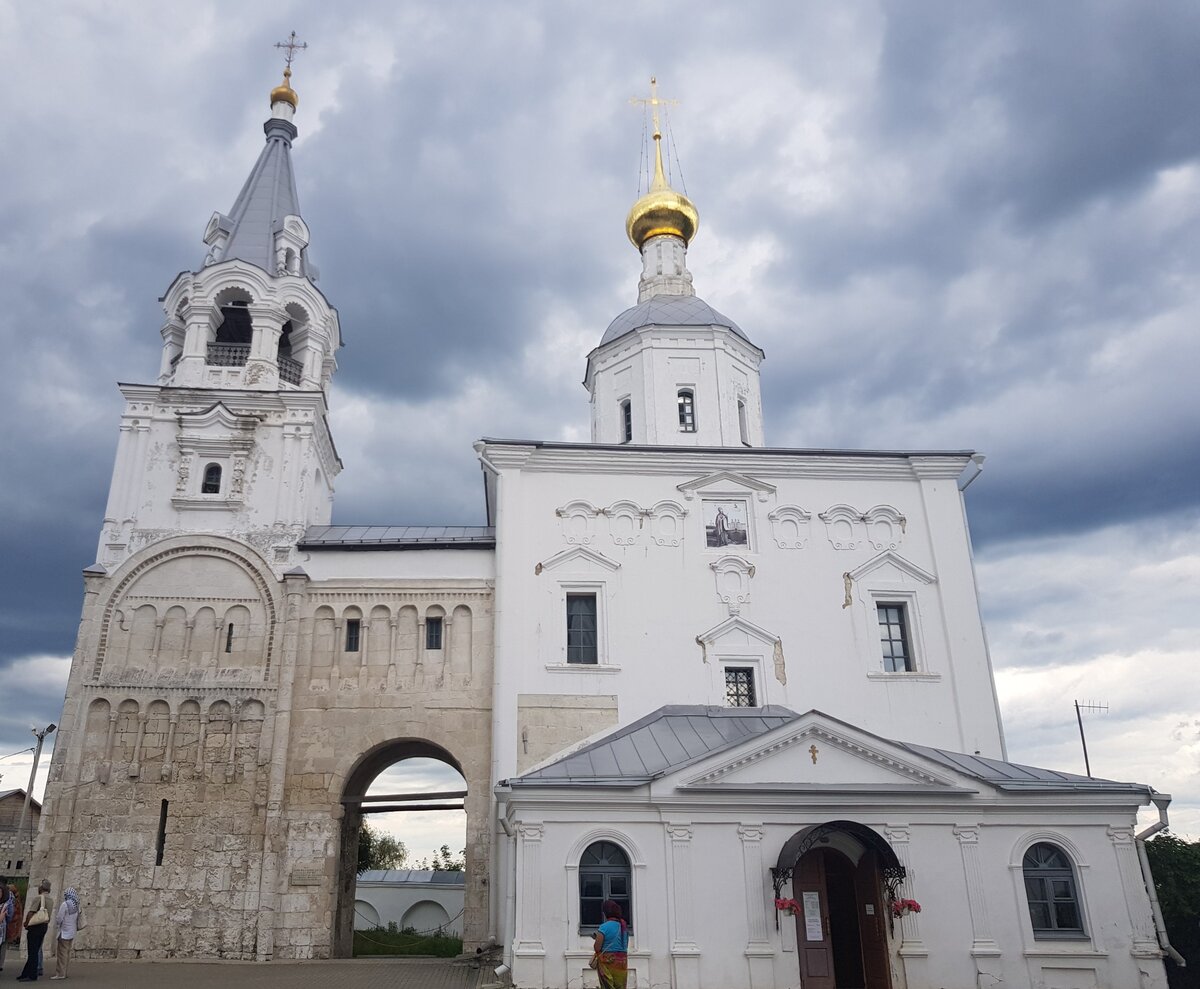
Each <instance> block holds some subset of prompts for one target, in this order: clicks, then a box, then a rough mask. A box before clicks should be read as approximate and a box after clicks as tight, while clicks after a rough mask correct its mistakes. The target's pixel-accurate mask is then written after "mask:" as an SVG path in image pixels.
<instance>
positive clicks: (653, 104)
mask: <svg viewBox="0 0 1200 989" xmlns="http://www.w3.org/2000/svg"><path fill="white" fill-rule="evenodd" d="M629 102H630V103H632V104H633V105H634V106H648V107H650V112H651V114H652V115H653V117H654V140H656V141H661V140H662V128H661V127H660V126H659V122H658V108H659V107H660V106H679V100H667V99H663V98H662V97H661V96H659V95H658V78H657V77H656V76H651V77H650V95H649V96H648V97H647V96H633V97H630V99H629Z"/></svg>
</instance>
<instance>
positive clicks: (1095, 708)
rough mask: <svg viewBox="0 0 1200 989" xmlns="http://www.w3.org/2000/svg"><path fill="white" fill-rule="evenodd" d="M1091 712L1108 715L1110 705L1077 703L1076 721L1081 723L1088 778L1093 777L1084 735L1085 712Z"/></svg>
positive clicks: (1085, 767) (1080, 734) (1080, 736)
mask: <svg viewBox="0 0 1200 989" xmlns="http://www.w3.org/2000/svg"><path fill="white" fill-rule="evenodd" d="M1084 711H1089V712H1094V713H1098V714H1107V713H1108V705H1107V704H1099V703H1097V702H1095V701H1084V702H1083V703H1082V704H1081V703H1079V701H1076V702H1075V720H1076V721H1078V722H1079V741H1080V742H1082V743H1083V768H1084V770H1085V771H1086V772H1087V774H1088V776H1091V775H1092V764H1091V762H1089V761H1088V750H1087V737H1086V736H1085V735H1084V734H1083V712H1084Z"/></svg>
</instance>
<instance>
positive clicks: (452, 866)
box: [416, 845, 467, 872]
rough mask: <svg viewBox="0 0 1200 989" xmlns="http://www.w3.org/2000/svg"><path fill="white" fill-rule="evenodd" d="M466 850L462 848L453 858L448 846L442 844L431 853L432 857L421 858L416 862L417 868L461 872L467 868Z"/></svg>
mask: <svg viewBox="0 0 1200 989" xmlns="http://www.w3.org/2000/svg"><path fill="white" fill-rule="evenodd" d="M466 859H467V850H466V849H465V848H464V849H463V850H462V851H461V852H459V857H458V858H455V857H454V856H453V855H451V854H450V846H449V845H443V846H442V847H441V848H439V849H438V850H437V851H436V852H434V853H433V858H432V859H427V858H423V859H421V861H420V862H418V863H417V865H416V867H417V868H418V869H427V870H428V869H432V870H433V871H434V872H463V871H464V870H465V869H466V868H467V861H466Z"/></svg>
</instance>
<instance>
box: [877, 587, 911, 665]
mask: <svg viewBox="0 0 1200 989" xmlns="http://www.w3.org/2000/svg"><path fill="white" fill-rule="evenodd" d="M876 610H877V611H878V613H879V641H880V645H881V646H882V648H883V668H884V669H885V670H886V671H887V672H889V673H911V672H913V670H914V669H915V666H914V665H913V654H912V646H911V642H912V640H911V639H910V638H909V636H908V615H907V613H906V611H905V607H904V605H903V604H880V605H876Z"/></svg>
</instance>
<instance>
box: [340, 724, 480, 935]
mask: <svg viewBox="0 0 1200 989" xmlns="http://www.w3.org/2000/svg"><path fill="white" fill-rule="evenodd" d="M406 759H435V760H437V761H438V762H442V763H445V764H446V765H447V766H450V767H451V768H452V769H454V770H456V771H457V772H458V773H459V774H460V775H461V776H462V777H463V779H464V780H466V782H467V787H466V789H465V790H458V791H451V792H442V791H439V792H436V793H404V794H385V795H379V796H368V795H367V790H368V788H369V787H370V786H371V784H372V782H374V780H375V778H376V777H377V776H378V775H379V774H380V773H381V772H383V771H384V770H385V769H387V768H388V767H389V766H391V765H394V764H395V763H398V762H402V761H404V760H406ZM471 771H472V767H470V766H468V767H467V769H466V771H464V767H463V765H462V764H461V763H460V762H459V760H458V759H456V758H455V757H454V755H453V754H451V753H450V752H449V751H448V750H447V749H445V748H443V747H442V746H440V745H436V744H434V743H433V742H429V741H426V740H425V739H420V738H398V739H394V740H391V741H387V742H382V743H380V744H378V745H376V746H374V747H373V748H371V749H370V750H369V751H367V752H366V753H364V754H363V755H362V757H361V758H359V760H358V762H356V763H355V765H354V768H353V769H352V770H351V771H350V773H349V774H348V775H347V777H346V781H345V784H344V785H343V787H342V799H341V805H342V807H341V827H340V830H339V845H338V865H337V870H338V872H337V902H336V907H335V910H334V914H333V925H334V926H333V954H334V956H335V957H339V958H349V957H350V956H351V954H352V953H353V947H354V911H355V902H356V896H355V889H356V880H357V878H358V839H359V832H360V830H361V829H362V823H363V819H364V817H365V816H367V815H369V814H372V813H386V812H390V811H397V810H403V811H421V810H458V809H460V808H461V809H463V810H465V811H466V814H467V845H466V876H465V879H466V897H465V902H464V905H463V944H464V947H466V948H468V950H469V949H470V948H471V947H477V946H478V945H479V944H481V943H482V942H483V941H484V939H485V938H486V934H487V919H488V902H487V885H486V882H484V881H481V880H482V879H483V877H484V876H485V875H486V869H487V854H486V852H487V849H486V845H481V844H480V843H479V842H478V841H472V840H471V836H472V835H479V834H480V833H486V830H487V827H488V807H489V806H490V803H489V802H488V800H487V793H488V789H487V780H486V779H483V780H480V779H478V778H472V777H471V776H468V775H467V773H468V772H471ZM481 794H482V797H483V799H480V795H481ZM472 798H474V799H472Z"/></svg>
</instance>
